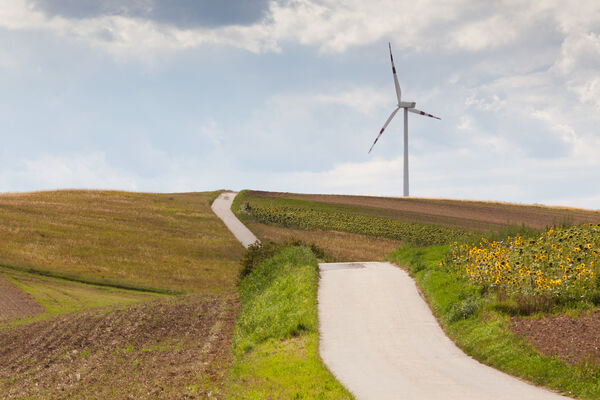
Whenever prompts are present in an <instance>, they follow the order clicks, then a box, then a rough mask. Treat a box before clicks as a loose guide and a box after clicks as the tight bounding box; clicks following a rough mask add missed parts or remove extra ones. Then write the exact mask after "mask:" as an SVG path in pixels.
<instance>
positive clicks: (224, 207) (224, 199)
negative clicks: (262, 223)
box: [211, 192, 259, 248]
mask: <svg viewBox="0 0 600 400" xmlns="http://www.w3.org/2000/svg"><path fill="white" fill-rule="evenodd" d="M235 196H237V192H225V193H221V194H220V195H219V197H217V198H216V199H215V201H214V202H213V204H212V206H211V208H212V210H213V212H214V213H215V214H216V215H217V217H219V218H221V220H222V221H223V222H224V223H225V225H226V226H227V228H229V230H230V231H231V233H233V235H234V236H235V237H236V239H237V240H239V241H240V242H241V243H242V245H243V246H244V247H246V248H247V247H248V246H250V245H251V244H253V243H255V242H259V240H258V238H257V237H256V236H254V234H253V233H252V232H250V230H249V229H248V228H246V225H244V224H242V223H241V221H240V220H239V219H237V217H236V216H235V215H234V214H233V212H232V211H231V204H232V203H233V199H235Z"/></svg>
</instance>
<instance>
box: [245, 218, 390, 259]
mask: <svg viewBox="0 0 600 400" xmlns="http://www.w3.org/2000/svg"><path fill="white" fill-rule="evenodd" d="M246 225H247V226H248V228H249V229H250V230H251V231H252V232H254V234H255V235H256V236H257V237H258V238H259V239H260V240H262V241H273V242H276V243H282V242H285V241H288V240H290V239H299V240H302V241H304V242H306V243H315V244H317V245H318V246H319V247H321V248H322V249H323V250H324V251H325V254H326V255H327V258H328V259H327V261H332V262H333V261H384V260H385V256H386V255H388V254H389V253H391V252H392V251H394V250H396V248H398V246H400V242H399V241H397V240H392V239H386V238H378V237H373V236H365V235H358V234H354V233H347V232H335V231H318V230H309V231H307V230H301V229H290V228H282V227H279V226H273V225H266V224H260V223H256V222H249V223H247V224H246Z"/></svg>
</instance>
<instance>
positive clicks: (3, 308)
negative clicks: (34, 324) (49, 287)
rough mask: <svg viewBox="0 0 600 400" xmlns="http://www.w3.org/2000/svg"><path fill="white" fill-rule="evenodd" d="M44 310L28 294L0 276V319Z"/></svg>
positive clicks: (33, 313) (18, 316)
mask: <svg viewBox="0 0 600 400" xmlns="http://www.w3.org/2000/svg"><path fill="white" fill-rule="evenodd" d="M43 312H46V310H45V309H44V307H42V306H41V304H40V303H38V302H37V301H35V300H34V299H33V298H32V297H31V296H30V295H29V294H27V293H25V292H23V291H22V290H21V289H19V288H18V287H16V286H15V285H13V284H12V283H10V282H9V281H7V280H6V279H4V278H2V277H0V321H1V320H3V319H10V318H22V317H28V316H31V315H35V314H40V313H43Z"/></svg>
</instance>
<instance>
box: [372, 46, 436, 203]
mask: <svg viewBox="0 0 600 400" xmlns="http://www.w3.org/2000/svg"><path fill="white" fill-rule="evenodd" d="M388 46H389V48H390V59H391V60H392V72H393V73H394V86H396V97H398V105H397V106H396V108H395V109H394V111H392V114H391V115H390V117H389V118H388V119H387V121H385V124H383V128H381V130H380V131H379V135H377V137H376V138H375V141H374V142H373V144H372V145H371V148H370V149H369V153H370V152H371V150H373V146H375V143H377V141H378V140H379V137H380V136H381V134H382V133H383V131H384V130H385V128H387V126H388V125H389V124H390V121H391V120H392V118H394V115H396V113H397V112H398V110H399V109H401V108H403V109H404V196H406V197H408V112H409V111H410V112H412V113H415V114H420V115H426V116H428V117H431V118H435V119H441V118H438V117H436V116H434V115H431V114H427V113H426V112H424V111H421V110H417V109H416V108H415V105H416V104H417V103H415V102H405V101H402V99H401V97H402V96H401V94H402V91H401V90H400V84H399V83H398V77H397V76H396V67H395V66H394V57H393V56H392V45H391V44H390V43H388Z"/></svg>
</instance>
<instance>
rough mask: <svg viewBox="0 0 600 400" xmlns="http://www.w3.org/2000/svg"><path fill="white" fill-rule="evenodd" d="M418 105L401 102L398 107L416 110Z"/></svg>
mask: <svg viewBox="0 0 600 400" xmlns="http://www.w3.org/2000/svg"><path fill="white" fill-rule="evenodd" d="M416 105H417V103H415V102H414V101H412V102H410V101H401V102H400V103H398V107H400V108H415V106H416Z"/></svg>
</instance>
